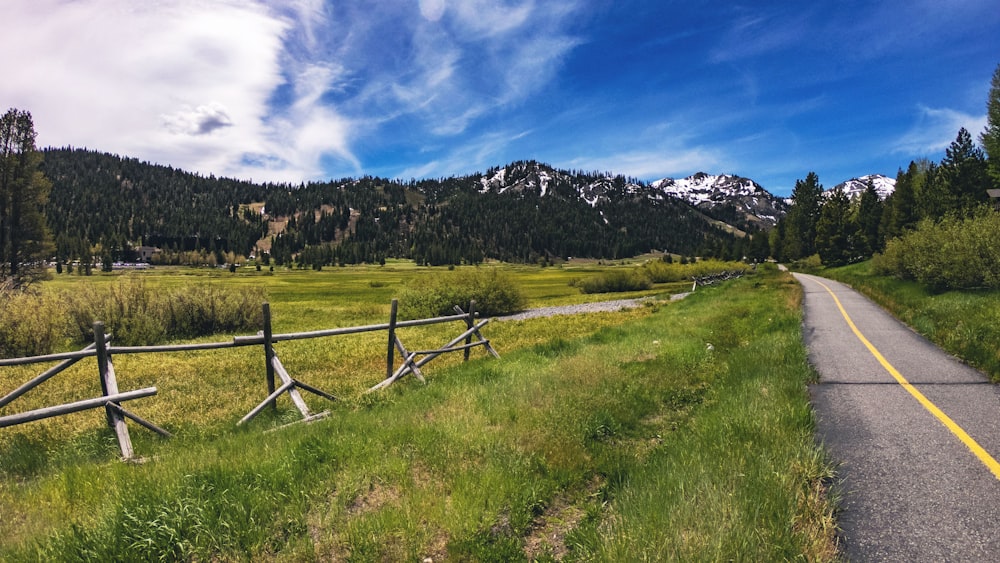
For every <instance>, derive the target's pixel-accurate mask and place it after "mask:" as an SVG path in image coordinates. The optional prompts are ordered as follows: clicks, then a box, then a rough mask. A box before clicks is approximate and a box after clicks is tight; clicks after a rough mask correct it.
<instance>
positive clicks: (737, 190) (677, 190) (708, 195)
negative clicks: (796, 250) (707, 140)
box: [650, 172, 788, 227]
mask: <svg viewBox="0 0 1000 563" xmlns="http://www.w3.org/2000/svg"><path fill="white" fill-rule="evenodd" d="M650 187H651V188H653V189H654V190H658V191H660V192H662V193H664V194H667V195H670V196H673V197H676V198H679V199H682V200H684V201H686V202H688V203H690V204H691V205H693V206H695V207H697V208H699V209H701V210H703V211H706V212H708V213H710V214H713V215H719V214H723V215H724V214H726V213H727V212H728V214H732V215H735V217H733V218H734V219H737V220H740V219H742V220H745V221H748V222H750V223H756V224H758V225H759V226H767V227H771V226H773V225H775V224H776V223H777V222H778V220H779V219H781V218H782V217H784V215H785V213H786V212H787V211H788V203H787V202H786V201H785V200H784V199H782V198H780V197H777V196H775V195H774V194H772V193H770V192H768V191H767V190H765V189H764V188H762V187H761V186H760V185H759V184H757V183H756V182H754V181H753V180H751V179H749V178H743V177H740V176H734V175H730V174H720V175H713V174H706V173H704V172H699V173H697V174H695V175H693V176H688V177H687V178H681V179H679V180H675V179H673V178H664V179H662V180H657V181H655V182H653V183H652V184H650Z"/></svg>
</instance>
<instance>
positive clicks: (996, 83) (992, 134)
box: [979, 65, 1000, 188]
mask: <svg viewBox="0 0 1000 563" xmlns="http://www.w3.org/2000/svg"><path fill="white" fill-rule="evenodd" d="M979 142H980V143H982V145H983V148H984V149H986V157H987V163H988V167H989V174H990V176H991V178H992V180H993V187H995V188H1000V65H997V68H996V70H995V71H993V82H992V84H991V86H990V94H989V98H988V99H987V100H986V129H985V130H983V132H982V134H980V136H979Z"/></svg>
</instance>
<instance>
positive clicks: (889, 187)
mask: <svg viewBox="0 0 1000 563" xmlns="http://www.w3.org/2000/svg"><path fill="white" fill-rule="evenodd" d="M869 181H871V183H872V185H873V186H875V191H876V192H878V196H879V198H881V199H885V198H887V197H889V196H890V195H892V192H894V191H896V179H895V178H890V177H888V176H884V175H882V174H868V175H867V176H861V177H860V178H851V179H850V180H847V181H846V182H841V183H839V184H837V185H836V186H834V187H832V188H830V189H829V190H827V191H826V193H827V194H829V193H830V192H833V191H834V190H838V189H839V190H843V191H844V193H845V194H847V197H848V198H850V199H854V198H856V197H861V194H863V193H864V192H865V188H866V187H867V185H868V182H869Z"/></svg>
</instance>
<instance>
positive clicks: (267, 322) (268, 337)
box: [264, 303, 278, 409]
mask: <svg viewBox="0 0 1000 563" xmlns="http://www.w3.org/2000/svg"><path fill="white" fill-rule="evenodd" d="M272 336H273V334H272V332H271V304H270V303H264V365H265V366H267V394H268V396H270V395H272V394H274V365H273V364H272V362H273V361H274V345H273V342H272ZM271 408H273V409H277V408H278V402H277V401H276V400H273V399H272V400H271Z"/></svg>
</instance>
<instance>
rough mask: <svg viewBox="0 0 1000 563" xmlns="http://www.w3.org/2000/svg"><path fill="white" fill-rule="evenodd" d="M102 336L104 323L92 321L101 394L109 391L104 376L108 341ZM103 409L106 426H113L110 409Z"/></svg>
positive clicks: (108, 393)
mask: <svg viewBox="0 0 1000 563" xmlns="http://www.w3.org/2000/svg"><path fill="white" fill-rule="evenodd" d="M104 336H105V335H104V323H102V322H101V321H96V322H95V323H94V349H95V350H96V351H97V373H98V375H99V377H100V380H101V395H110V394H111V393H110V392H109V390H108V380H107V377H105V375H106V374H107V373H108V343H107V341H106V340H105V338H104ZM116 392H117V391H116ZM105 411H106V413H105V414H106V415H107V419H108V426H109V427H111V428H114V427H115V423H114V420H112V418H111V412H112V411H111V409H110V408H107V409H105Z"/></svg>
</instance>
